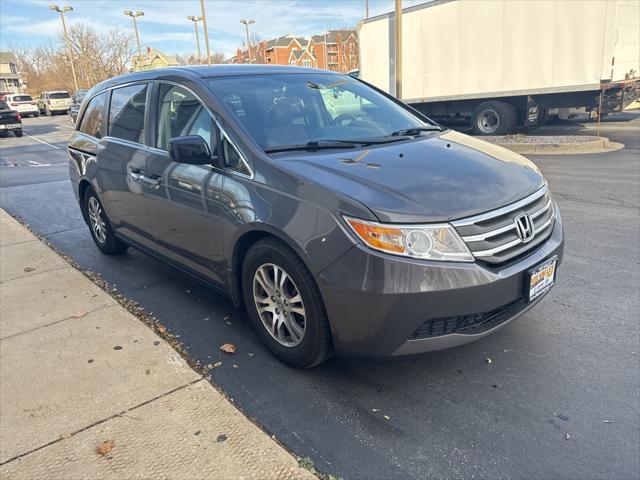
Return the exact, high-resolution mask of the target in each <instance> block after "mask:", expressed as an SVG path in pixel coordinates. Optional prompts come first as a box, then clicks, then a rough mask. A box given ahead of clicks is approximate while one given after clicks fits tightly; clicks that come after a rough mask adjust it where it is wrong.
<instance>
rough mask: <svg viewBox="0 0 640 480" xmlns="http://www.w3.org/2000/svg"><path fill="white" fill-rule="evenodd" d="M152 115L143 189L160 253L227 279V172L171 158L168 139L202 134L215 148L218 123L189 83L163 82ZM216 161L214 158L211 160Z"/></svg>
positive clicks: (218, 278)
mask: <svg viewBox="0 0 640 480" xmlns="http://www.w3.org/2000/svg"><path fill="white" fill-rule="evenodd" d="M156 92H157V96H156V99H154V101H157V104H156V106H155V112H156V114H155V115H154V117H155V118H157V125H156V126H155V129H154V131H155V135H154V136H155V139H154V145H155V148H152V149H151V150H152V154H151V155H150V156H149V157H148V159H147V164H146V167H145V175H146V177H147V180H148V181H147V182H146V183H145V187H144V188H145V193H146V197H147V201H148V209H149V217H150V219H151V223H152V226H153V231H154V236H155V240H156V242H157V247H156V248H158V250H159V251H160V253H161V254H163V255H164V256H166V257H168V258H169V259H170V260H173V261H175V262H178V263H180V264H182V265H184V266H185V267H187V268H188V269H189V270H191V271H193V272H195V273H198V274H200V275H203V276H206V277H207V278H209V279H211V280H213V281H214V282H216V283H219V284H224V280H223V275H222V272H224V271H225V267H224V262H223V251H222V234H221V212H222V208H221V194H222V187H223V182H224V174H223V173H222V172H221V171H220V170H218V169H216V168H214V167H212V166H210V165H188V164H183V163H177V162H173V161H171V159H170V158H169V154H168V151H167V150H168V143H169V140H170V139H172V138H174V137H180V136H185V135H200V136H201V137H202V138H203V139H204V140H205V141H206V142H207V144H208V145H209V149H210V151H211V152H212V155H215V154H216V149H217V143H218V142H217V141H216V138H217V132H216V128H217V127H216V124H215V122H214V120H213V118H212V117H211V114H210V113H209V111H208V110H207V109H206V108H205V107H204V105H203V104H202V102H201V101H200V100H199V99H198V98H197V97H196V96H195V95H194V94H193V93H192V92H191V91H190V90H188V89H186V88H184V87H182V86H179V85H175V84H169V83H159V84H158V88H157V89H156ZM212 163H213V160H212Z"/></svg>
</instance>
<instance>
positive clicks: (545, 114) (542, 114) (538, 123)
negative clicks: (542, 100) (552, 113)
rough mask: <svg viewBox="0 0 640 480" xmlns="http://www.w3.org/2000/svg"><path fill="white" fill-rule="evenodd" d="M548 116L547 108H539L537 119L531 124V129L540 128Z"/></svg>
mask: <svg viewBox="0 0 640 480" xmlns="http://www.w3.org/2000/svg"><path fill="white" fill-rule="evenodd" d="M548 118H549V109H548V108H541V109H539V111H538V120H536V124H535V125H534V126H533V129H534V130H535V129H536V128H540V127H541V126H543V125H544V124H545V123H546V121H547V119H548Z"/></svg>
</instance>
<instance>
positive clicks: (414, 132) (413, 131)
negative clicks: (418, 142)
mask: <svg viewBox="0 0 640 480" xmlns="http://www.w3.org/2000/svg"><path fill="white" fill-rule="evenodd" d="M443 131H444V129H443V128H442V127H439V126H437V125H431V126H429V127H411V128H403V129H402V130H396V131H395V132H391V133H390V134H389V136H390V137H406V136H411V137H415V136H418V135H420V132H443Z"/></svg>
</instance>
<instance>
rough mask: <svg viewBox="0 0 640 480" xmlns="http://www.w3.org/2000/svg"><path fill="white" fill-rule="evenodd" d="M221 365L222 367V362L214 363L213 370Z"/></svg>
mask: <svg viewBox="0 0 640 480" xmlns="http://www.w3.org/2000/svg"><path fill="white" fill-rule="evenodd" d="M221 365H222V362H216V363H214V364H213V368H218V367H219V366H221Z"/></svg>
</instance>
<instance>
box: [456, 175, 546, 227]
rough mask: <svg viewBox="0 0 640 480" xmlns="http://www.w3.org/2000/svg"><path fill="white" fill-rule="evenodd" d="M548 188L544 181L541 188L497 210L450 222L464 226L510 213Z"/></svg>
mask: <svg viewBox="0 0 640 480" xmlns="http://www.w3.org/2000/svg"><path fill="white" fill-rule="evenodd" d="M548 189H549V188H548V186H547V184H546V183H545V184H544V185H543V186H542V188H540V189H539V190H538V191H536V192H534V193H532V194H531V195H529V196H528V197H527V198H523V199H522V200H519V201H517V202H514V203H512V204H510V205H507V206H505V207H502V208H498V209H497V210H492V211H491V212H487V213H481V214H480V215H476V216H474V217H467V218H463V219H461V220H455V221H453V222H451V225H453V226H454V227H464V226H466V225H473V224H474V223H478V222H482V221H485V220H491V219H493V218H496V217H500V216H502V215H506V214H507V213H511V212H513V211H514V210H518V209H519V208H522V207H526V206H527V205H529V204H531V203H533V202H535V201H536V200H538V199H539V198H540V197H542V196H543V195H544V194H545V193H547V191H548Z"/></svg>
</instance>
